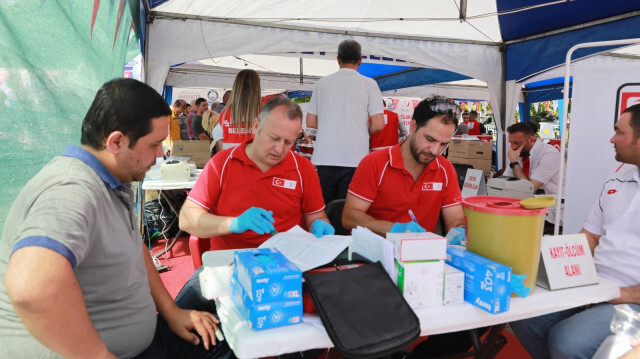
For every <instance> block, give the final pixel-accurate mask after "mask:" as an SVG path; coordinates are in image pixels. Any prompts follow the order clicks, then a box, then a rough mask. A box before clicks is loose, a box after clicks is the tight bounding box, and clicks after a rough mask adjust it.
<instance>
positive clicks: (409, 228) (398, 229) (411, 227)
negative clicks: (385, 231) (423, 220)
mask: <svg viewBox="0 0 640 359" xmlns="http://www.w3.org/2000/svg"><path fill="white" fill-rule="evenodd" d="M426 231H427V230H426V229H424V228H422V227H420V225H419V224H418V223H417V222H414V221H411V222H406V223H400V222H396V223H394V224H393V226H391V230H390V231H389V232H390V233H405V232H415V233H421V232H426Z"/></svg>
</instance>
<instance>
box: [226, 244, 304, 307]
mask: <svg viewBox="0 0 640 359" xmlns="http://www.w3.org/2000/svg"><path fill="white" fill-rule="evenodd" d="M233 263H234V265H235V267H234V274H236V277H237V278H238V281H240V284H241V285H242V287H243V288H244V289H245V290H246V291H247V293H248V294H249V297H250V298H251V300H252V301H253V302H254V303H264V302H273V301H278V300H284V299H301V298H302V272H301V271H300V269H298V267H296V266H295V264H293V263H291V262H290V261H289V260H288V259H287V258H286V257H285V256H284V255H283V254H282V253H280V251H278V250H277V249H276V248H251V249H239V250H236V251H235V252H234V256H233Z"/></svg>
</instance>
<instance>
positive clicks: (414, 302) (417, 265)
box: [387, 232, 463, 309]
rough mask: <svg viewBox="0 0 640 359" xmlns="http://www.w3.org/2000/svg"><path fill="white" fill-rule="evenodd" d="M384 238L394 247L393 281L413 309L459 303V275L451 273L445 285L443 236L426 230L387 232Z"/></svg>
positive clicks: (460, 298)
mask: <svg viewBox="0 0 640 359" xmlns="http://www.w3.org/2000/svg"><path fill="white" fill-rule="evenodd" d="M387 239H388V240H389V241H391V242H392V243H393V247H394V257H395V264H396V278H395V281H396V284H397V286H398V288H399V289H400V292H401V293H402V295H403V296H404V298H405V299H406V300H407V303H409V305H410V306H411V307H412V308H414V309H415V308H422V307H427V306H434V305H443V304H445V305H448V304H457V303H461V302H462V291H463V288H462V287H461V286H462V283H461V281H462V280H461V279H460V278H461V276H460V275H458V279H456V275H455V274H452V275H451V277H450V278H449V281H448V283H447V284H448V285H445V264H444V258H445V256H446V250H447V240H446V239H445V238H444V237H442V236H439V235H437V234H435V233H429V232H427V233H387ZM456 280H457V283H458V284H456ZM447 289H448V290H449V291H450V292H449V293H447V292H446V290H447Z"/></svg>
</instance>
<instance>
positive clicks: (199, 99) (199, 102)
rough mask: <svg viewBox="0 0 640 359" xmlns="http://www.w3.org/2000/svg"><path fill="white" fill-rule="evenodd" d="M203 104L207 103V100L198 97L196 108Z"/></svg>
mask: <svg viewBox="0 0 640 359" xmlns="http://www.w3.org/2000/svg"><path fill="white" fill-rule="evenodd" d="M203 102H207V100H205V99H203V98H202V97H198V98H197V99H196V107H198V106H200V104H201V103H203Z"/></svg>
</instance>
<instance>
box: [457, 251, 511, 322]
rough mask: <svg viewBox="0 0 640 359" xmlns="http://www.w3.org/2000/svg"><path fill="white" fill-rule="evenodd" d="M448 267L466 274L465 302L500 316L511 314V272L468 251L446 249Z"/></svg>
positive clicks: (509, 269) (508, 268)
mask: <svg viewBox="0 0 640 359" xmlns="http://www.w3.org/2000/svg"><path fill="white" fill-rule="evenodd" d="M446 262H447V264H448V265H450V266H452V267H455V268H457V269H459V270H461V271H463V272H464V300H465V301H467V302H469V303H471V304H473V305H475V306H477V307H479V308H482V309H484V310H486V311H487V312H489V313H492V314H497V313H503V312H506V311H507V310H509V302H510V299H511V286H510V282H511V268H510V267H507V266H505V265H503V264H500V263H497V262H494V261H492V260H489V259H487V258H484V257H481V256H479V255H477V254H475V253H473V252H469V251H468V250H465V249H462V248H459V247H453V246H449V247H447V260H446Z"/></svg>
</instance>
